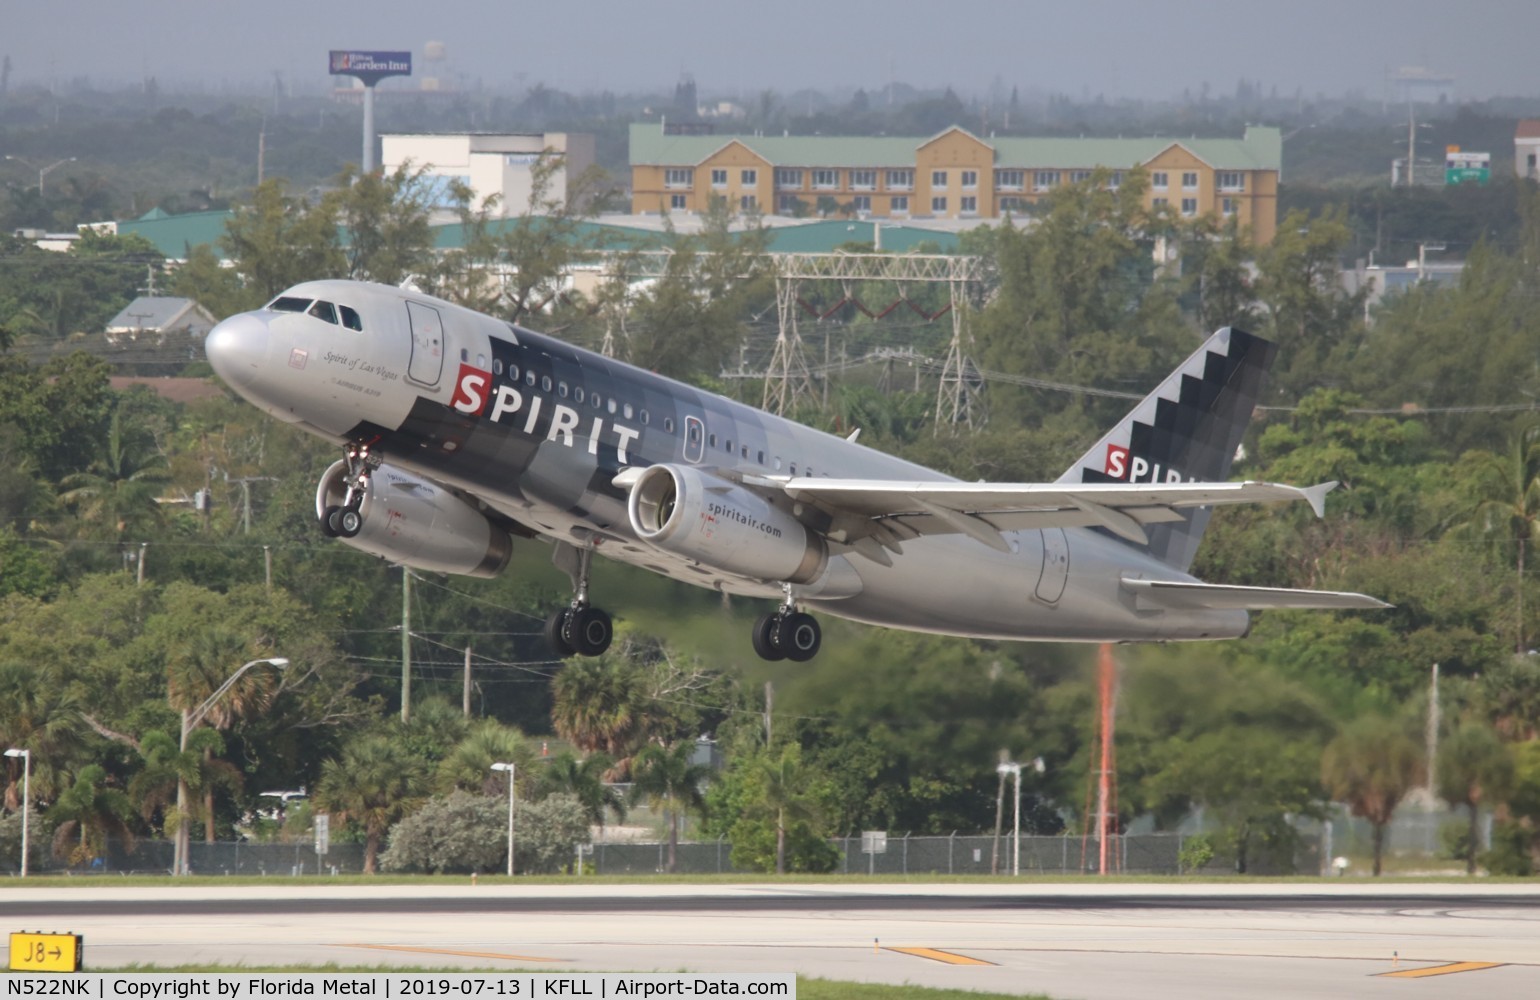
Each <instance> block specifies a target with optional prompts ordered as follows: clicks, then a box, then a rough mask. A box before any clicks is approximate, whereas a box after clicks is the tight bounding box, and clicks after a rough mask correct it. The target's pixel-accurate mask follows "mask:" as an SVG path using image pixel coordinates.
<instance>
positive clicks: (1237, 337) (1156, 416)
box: [1059, 327, 1278, 572]
mask: <svg viewBox="0 0 1540 1000" xmlns="http://www.w3.org/2000/svg"><path fill="white" fill-rule="evenodd" d="M1277 353H1278V348H1277V346H1276V345H1275V344H1273V343H1271V342H1270V341H1266V340H1263V339H1261V338H1260V337H1254V336H1252V335H1251V334H1249V333H1245V332H1243V331H1241V330H1236V329H1234V328H1232V327H1224V328H1223V329H1221V330H1218V331H1217V332H1215V333H1214V335H1213V336H1211V337H1209V338H1208V340H1206V341H1204V343H1203V346H1202V347H1200V348H1198V350H1196V351H1194V352H1193V354H1192V356H1191V357H1189V358H1188V359H1187V360H1186V361H1184V362H1182V364H1181V366H1180V367H1179V368H1177V370H1176V371H1174V372H1172V373H1171V375H1170V376H1169V377H1168V378H1167V379H1166V380H1165V381H1164V382H1162V383H1161V384H1160V385H1159V387H1157V388H1156V389H1155V391H1154V392H1152V393H1150V394H1149V395H1148V396H1146V397H1144V399H1142V400H1140V401H1139V404H1138V405H1137V406H1135V407H1134V408H1133V410H1132V411H1131V412H1130V413H1129V414H1128V416H1126V417H1124V418H1123V420H1122V421H1121V422H1120V423H1119V424H1118V425H1117V426H1116V427H1114V428H1112V430H1110V431H1108V432H1107V433H1106V434H1105V435H1104V436H1103V437H1102V439H1101V440H1100V441H1098V442H1096V444H1095V445H1093V446H1092V448H1091V450H1090V451H1088V452H1086V453H1085V454H1084V455H1082V456H1080V458H1079V460H1078V461H1076V462H1075V464H1074V465H1071V466H1070V467H1069V469H1068V470H1067V471H1066V472H1065V473H1064V475H1062V476H1060V477H1059V482H1061V483H1114V482H1123V483H1154V482H1223V481H1224V480H1226V479H1228V478H1229V477H1230V464H1231V462H1232V461H1233V460H1234V458H1235V452H1236V449H1237V448H1239V447H1240V443H1241V438H1242V437H1243V436H1244V435H1245V433H1246V425H1247V424H1249V423H1250V422H1251V414H1252V410H1253V409H1255V407H1256V403H1257V398H1258V396H1259V394H1260V392H1261V389H1262V379H1263V377H1264V376H1265V375H1266V374H1267V370H1268V368H1270V367H1271V366H1272V363H1273V357H1274V355H1276V354H1277ZM1209 513H1210V512H1209V509H1208V508H1206V507H1200V508H1194V509H1192V510H1191V511H1189V512H1187V513H1186V514H1185V515H1184V517H1183V519H1182V520H1181V521H1173V522H1170V523H1168V524H1159V525H1151V526H1150V527H1149V529H1148V533H1149V536H1150V543H1149V546H1148V549H1149V551H1150V552H1151V553H1152V554H1153V555H1154V556H1155V557H1156V558H1158V559H1160V560H1161V561H1162V562H1164V563H1166V564H1167V565H1168V566H1173V567H1175V568H1177V569H1179V570H1182V571H1183V572H1185V571H1186V570H1187V568H1188V567H1189V566H1191V565H1192V560H1193V557H1194V556H1195V555H1196V554H1197V552H1198V543H1199V542H1200V541H1201V540H1202V539H1203V530H1204V529H1205V528H1206V527H1208V518H1209Z"/></svg>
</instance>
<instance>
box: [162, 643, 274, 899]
mask: <svg viewBox="0 0 1540 1000" xmlns="http://www.w3.org/2000/svg"><path fill="white" fill-rule="evenodd" d="M263 663H270V664H272V665H273V666H275V667H277V668H278V669H279V670H282V669H283V668H284V667H287V666H288V665H289V660H288V657H284V656H269V657H264V658H263V659H260V660H252V661H251V662H250V663H243V664H241V667H240V669H238V670H236V672H235V673H233V674H231V675H230V676H229V677H227V678H225V682H224V683H223V684H221V685H219V687H218V688H217V689H215V691H214V693H213V694H211V695H209V696H208V697H207V698H205V699H204V700H203V704H201V705H199V706H198V707H197V708H194V709H186V708H184V709H182V742H181V751H182V753H184V754H185V753H186V752H187V734H188V733H190V732H192V730H193V727H194V726H196V725H197V724H198V723H200V722H202V721H203V717H204V716H205V715H208V714H209V710H210V709H212V708H213V707H214V706H215V704H217V703H218V702H219V699H221V698H223V697H224V696H225V692H227V691H229V690H230V689H231V688H232V687H234V686H235V682H236V681H238V680H240V679H241V675H242V674H244V673H246V671H248V670H250V669H251V668H252V667H255V666H258V665H260V664H263ZM176 813H177V827H176V840H175V848H174V856H173V858H172V861H171V867H172V870H173V871H174V872H175V873H176V874H177V875H186V874H188V872H187V848H188V841H189V837H188V834H187V778H186V777H185V776H183V775H178V776H177V779H176Z"/></svg>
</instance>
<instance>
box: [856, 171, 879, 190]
mask: <svg viewBox="0 0 1540 1000" xmlns="http://www.w3.org/2000/svg"><path fill="white" fill-rule="evenodd" d="M850 186H851V187H852V188H854V189H855V190H857V191H875V190H877V171H875V170H852V171H851V172H850Z"/></svg>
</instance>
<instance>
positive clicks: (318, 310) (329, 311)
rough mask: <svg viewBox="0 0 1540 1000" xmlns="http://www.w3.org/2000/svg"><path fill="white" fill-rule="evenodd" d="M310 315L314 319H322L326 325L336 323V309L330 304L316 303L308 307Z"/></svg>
mask: <svg viewBox="0 0 1540 1000" xmlns="http://www.w3.org/2000/svg"><path fill="white" fill-rule="evenodd" d="M310 315H312V316H314V317H315V318H316V319H324V320H326V322H328V323H336V322H337V307H336V306H334V305H332V304H331V303H330V302H320V301H318V302H316V304H315V305H313V306H311V307H310Z"/></svg>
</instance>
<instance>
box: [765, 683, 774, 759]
mask: <svg viewBox="0 0 1540 1000" xmlns="http://www.w3.org/2000/svg"><path fill="white" fill-rule="evenodd" d="M774 713H775V684H774V683H773V682H771V681H765V747H766V749H768V748H769V746H770V736H771V730H770V720H771V718H772V717H773V716H774Z"/></svg>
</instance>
